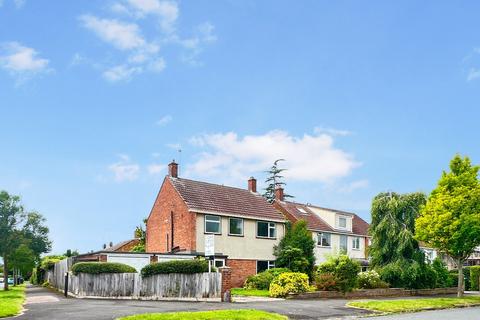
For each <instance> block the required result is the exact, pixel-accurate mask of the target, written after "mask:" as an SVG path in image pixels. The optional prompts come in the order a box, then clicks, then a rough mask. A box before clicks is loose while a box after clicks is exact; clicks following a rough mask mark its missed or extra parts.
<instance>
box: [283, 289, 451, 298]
mask: <svg viewBox="0 0 480 320" xmlns="http://www.w3.org/2000/svg"><path fill="white" fill-rule="evenodd" d="M455 293H457V288H456V287H452V288H436V289H418V290H407V289H402V288H387V289H358V290H355V291H352V292H347V293H342V292H338V291H314V292H305V293H299V294H291V295H289V296H288V299H364V298H372V297H408V296H435V295H447V294H455Z"/></svg>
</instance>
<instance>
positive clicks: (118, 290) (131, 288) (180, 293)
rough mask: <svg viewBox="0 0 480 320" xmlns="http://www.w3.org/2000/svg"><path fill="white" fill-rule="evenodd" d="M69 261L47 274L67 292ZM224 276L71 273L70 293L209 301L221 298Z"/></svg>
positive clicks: (107, 296) (213, 273)
mask: <svg viewBox="0 0 480 320" xmlns="http://www.w3.org/2000/svg"><path fill="white" fill-rule="evenodd" d="M71 265H72V264H71V262H68V261H67V259H65V260H62V261H60V262H58V263H56V264H55V268H54V270H53V271H51V272H49V273H48V274H47V280H48V281H49V283H50V285H51V286H53V287H54V288H56V289H58V290H61V291H64V290H65V272H66V271H67V270H69V269H70V268H71ZM221 285H222V275H221V274H220V273H217V272H212V273H195V274H180V273H171V274H159V275H153V276H150V277H145V278H143V277H142V276H141V275H140V274H139V273H103V274H87V273H79V274H78V275H74V274H73V273H72V272H69V280H68V292H69V293H70V294H72V295H74V296H76V297H102V298H119V299H121V298H130V299H148V300H160V299H174V298H177V299H197V300H198V299H207V298H220V295H221V293H220V291H221Z"/></svg>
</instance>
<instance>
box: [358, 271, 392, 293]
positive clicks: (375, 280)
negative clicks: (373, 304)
mask: <svg viewBox="0 0 480 320" xmlns="http://www.w3.org/2000/svg"><path fill="white" fill-rule="evenodd" d="M358 287H359V288H362V289H377V288H388V283H386V282H385V281H383V280H382V279H380V275H379V274H378V273H377V271H375V270H371V271H365V272H360V273H359V274H358Z"/></svg>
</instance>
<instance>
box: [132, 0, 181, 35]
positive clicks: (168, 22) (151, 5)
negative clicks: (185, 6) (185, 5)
mask: <svg viewBox="0 0 480 320" xmlns="http://www.w3.org/2000/svg"><path fill="white" fill-rule="evenodd" d="M126 2H127V3H128V5H129V6H130V7H131V9H133V10H134V12H135V15H136V16H137V17H140V18H143V17H145V16H147V15H154V16H156V17H157V18H158V19H159V23H160V27H161V28H162V31H164V32H166V33H172V32H174V31H175V22H176V21H177V19H178V15H179V9H178V4H177V3H176V2H174V1H159V0H127V1H126Z"/></svg>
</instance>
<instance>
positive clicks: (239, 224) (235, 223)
mask: <svg viewBox="0 0 480 320" xmlns="http://www.w3.org/2000/svg"><path fill="white" fill-rule="evenodd" d="M228 234H229V235H232V236H243V219H239V218H230V219H229V230H228Z"/></svg>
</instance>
